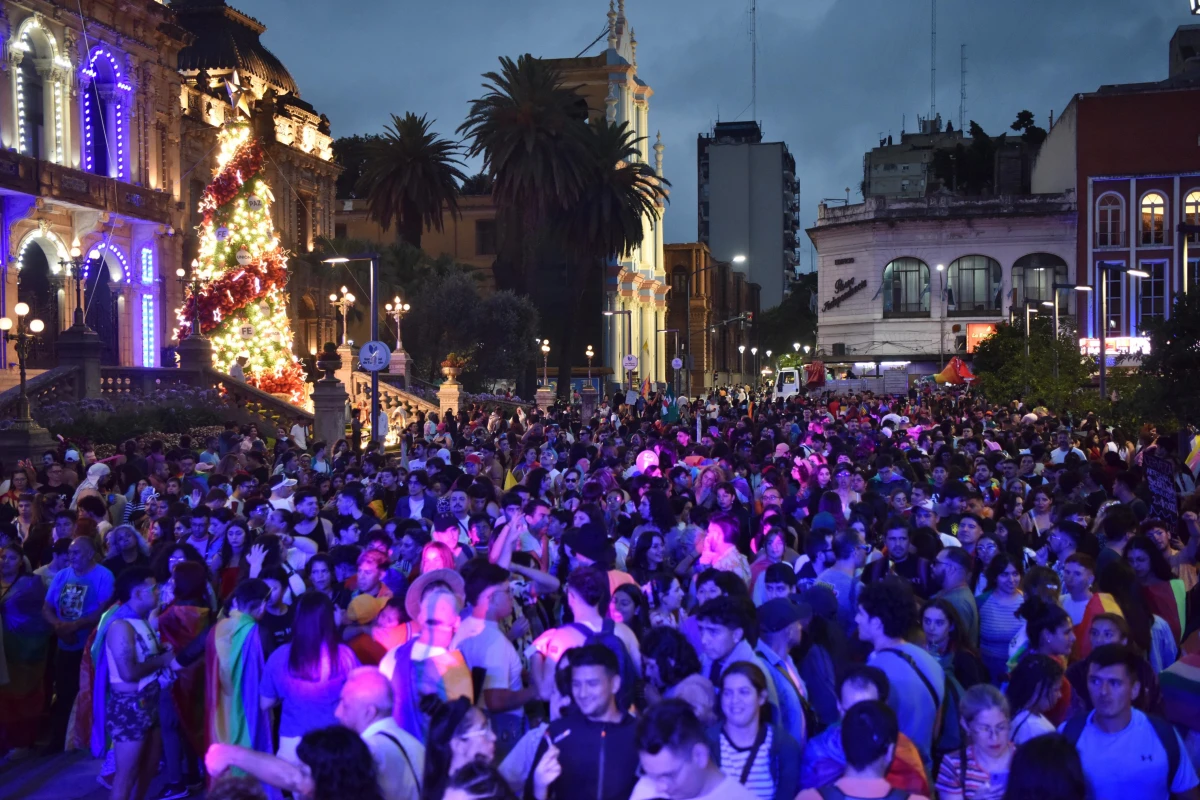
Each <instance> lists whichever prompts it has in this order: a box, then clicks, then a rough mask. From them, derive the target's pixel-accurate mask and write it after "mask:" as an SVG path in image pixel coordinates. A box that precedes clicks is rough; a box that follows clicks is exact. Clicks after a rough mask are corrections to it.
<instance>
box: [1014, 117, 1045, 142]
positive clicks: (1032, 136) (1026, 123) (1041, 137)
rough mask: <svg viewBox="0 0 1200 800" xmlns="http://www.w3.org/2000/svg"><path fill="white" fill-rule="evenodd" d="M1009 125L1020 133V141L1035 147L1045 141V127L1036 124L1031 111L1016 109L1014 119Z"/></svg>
mask: <svg viewBox="0 0 1200 800" xmlns="http://www.w3.org/2000/svg"><path fill="white" fill-rule="evenodd" d="M1009 127H1010V128H1012V129H1013V130H1014V131H1018V132H1020V133H1021V141H1023V142H1025V143H1027V144H1030V145H1032V146H1033V147H1035V148H1036V147H1041V145H1042V142H1044V141H1046V136H1047V133H1046V129H1045V128H1039V127H1038V126H1037V124H1036V122H1035V118H1034V116H1033V112H1032V111H1028V110H1025V111H1018V112H1017V119H1016V121H1014V122H1013V124H1012V125H1010V126H1009Z"/></svg>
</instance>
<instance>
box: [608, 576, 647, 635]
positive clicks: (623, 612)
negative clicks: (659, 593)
mask: <svg viewBox="0 0 1200 800" xmlns="http://www.w3.org/2000/svg"><path fill="white" fill-rule="evenodd" d="M608 616H609V617H610V618H611V619H612V620H613V622H623V623H625V624H626V625H628V626H629V629H630V630H632V631H633V634H634V636H636V637H637V638H638V640H639V641H640V640H641V638H642V636H644V635H645V633H646V631H648V630H650V604H649V603H648V602H647V601H646V595H645V594H643V593H642V590H641V587H639V586H635V585H634V584H632V583H623V584H621V585H620V586H618V587H617V588H616V590H615V591H614V592H613V593H612V598H611V599H610V600H609V604H608Z"/></svg>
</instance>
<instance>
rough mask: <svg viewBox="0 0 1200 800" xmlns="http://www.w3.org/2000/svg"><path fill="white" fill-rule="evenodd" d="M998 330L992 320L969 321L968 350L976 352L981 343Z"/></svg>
mask: <svg viewBox="0 0 1200 800" xmlns="http://www.w3.org/2000/svg"><path fill="white" fill-rule="evenodd" d="M995 332H996V326H995V325H994V324H993V323H991V322H968V323H967V352H968V353H974V352H975V348H976V347H979V343H980V342H982V341H983V340H984V339H986V338H988V337H989V336H991V335H992V334H993V333H995Z"/></svg>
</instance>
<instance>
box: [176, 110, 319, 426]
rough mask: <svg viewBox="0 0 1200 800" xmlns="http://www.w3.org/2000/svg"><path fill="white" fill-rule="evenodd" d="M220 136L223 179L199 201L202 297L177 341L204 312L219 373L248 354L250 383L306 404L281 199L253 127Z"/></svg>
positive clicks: (189, 303)
mask: <svg viewBox="0 0 1200 800" xmlns="http://www.w3.org/2000/svg"><path fill="white" fill-rule="evenodd" d="M217 136H218V143H219V148H220V149H219V153H218V156H217V175H216V177H215V178H213V181H212V183H210V184H209V185H208V188H207V189H205V190H204V196H203V197H202V198H201V200H200V211H201V213H202V214H203V215H204V217H203V220H202V222H201V224H200V228H199V231H200V252H199V255H198V257H197V260H196V262H195V263H194V264H193V273H194V274H193V279H194V280H196V281H198V284H199V292H198V293H197V296H190V297H188V298H187V300H186V301H185V302H184V304H183V307H182V308H180V309H179V314H178V317H179V322H180V328H179V333H178V335H179V337H180V338H181V339H182V338H184V337H186V336H187V335H188V334H189V332H190V331H191V324H192V313H193V310H194V309H196V308H197V307H198V309H199V310H198V314H199V318H200V332H201V333H202V334H203V335H205V336H207V337H208V338H209V339H211V340H212V345H213V366H214V367H215V368H216V369H218V370H220V371H221V372H228V371H229V369H230V367H231V366H233V363H234V361H235V360H236V359H237V358H238V356H246V357H247V358H248V359H249V361H248V362H247V364H246V365H245V367H244V368H243V369H244V371H245V373H246V382H247V383H249V384H251V385H252V386H256V387H257V388H259V389H261V390H263V391H264V392H271V393H272V394H284V395H287V396H288V397H289V399H290V400H291V402H293V403H297V404H299V403H302V402H303V401H304V372H303V370H302V369H301V366H300V362H299V361H298V360H297V359H296V357H295V356H294V355H293V354H292V328H291V325H290V323H289V322H288V316H287V293H286V291H285V286H286V285H287V280H288V268H287V254H286V253H285V252H284V250H283V248H282V247H281V246H280V243H279V236H278V235H277V234H276V233H275V230H274V225H273V224H272V223H271V203H272V202H273V201H274V199H275V198H274V197H273V196H272V194H271V189H270V187H269V186H268V185H267V183H266V181H264V180H262V178H261V174H262V168H263V150H262V146H261V145H260V144H259V141H258V140H257V139H256V138H254V136H253V135H252V134H251V131H250V125H249V123H246V122H238V123H231V124H228V125H226V126H224V127H223V128H222V129H221V130H220V132H219V133H218V134H217ZM195 285H196V284H193V286H195Z"/></svg>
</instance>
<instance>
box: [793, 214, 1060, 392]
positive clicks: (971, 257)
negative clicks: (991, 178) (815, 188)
mask: <svg viewBox="0 0 1200 800" xmlns="http://www.w3.org/2000/svg"><path fill="white" fill-rule="evenodd" d="M1076 231H1077V216H1076V206H1075V200H1074V198H1073V197H1072V196H1071V195H1070V194H1051V195H1030V196H1022V197H970V198H964V197H952V196H934V197H925V198H916V199H903V200H892V199H888V198H885V197H874V198H870V199H868V200H867V201H866V202H865V203H861V204H858V205H852V206H838V207H831V206H826V205H824V204H822V205H821V206H820V207H819V211H818V218H817V223H816V225H815V226H814V227H812V228H809V229H808V234H809V236H810V237H811V238H812V241H813V244H814V246H815V247H816V249H817V253H818V262H817V263H818V266H817V274H818V284H817V285H818V290H817V318H818V324H817V348H816V355H817V357H819V358H822V359H823V360H824V361H825V362H826V363H827V364H829V365H831V366H832V365H835V364H841V365H855V366H856V367H857V369H856V374H860V375H861V374H863V372H864V371H868V372H869V370H870V368H871V367H876V368H880V367H881V368H883V369H888V368H891V367H898V366H901V365H904V366H905V368H906V369H907V371H908V372H909V374H911V375H922V374H931V373H934V372H937V371H938V370H939V368H940V366H941V365H942V364H943V363H944V362H945V361H946V360H949V358H950V357H951V356H953V355H958V356H961V357H964V358H967V359H968V360H969V357H970V353H971V352H972V351H973V350H974V346H975V344H976V343H977V342H978V341H979V340H981V339H982V338H985V337H986V335H988V334H989V333H990V332H991V330H992V328H993V327H994V326H995V325H996V324H998V323H1000V322H1003V321H1007V320H1008V319H1009V318H1010V314H1014V313H1015V314H1023V313H1024V310H1023V309H1024V308H1025V303H1026V301H1027V300H1028V301H1030V302H1031V303H1033V304H1035V305H1036V307H1037V308H1038V310H1039V313H1052V310H1051V309H1050V308H1048V307H1046V306H1043V305H1042V303H1043V302H1045V301H1053V300H1054V294H1055V290H1054V289H1053V288H1052V286H1053V284H1055V283H1059V284H1065V283H1072V282H1074V281H1075V275H1076V273H1075V253H1076ZM939 265H941V266H942V269H938V266H939ZM1057 293H1058V301H1059V314H1060V324H1063V325H1066V324H1073V320H1074V316H1075V309H1076V298H1075V297H1073V296H1072V295H1073V294H1074V292H1072V291H1069V290H1065V289H1060V290H1058V292H1057Z"/></svg>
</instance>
